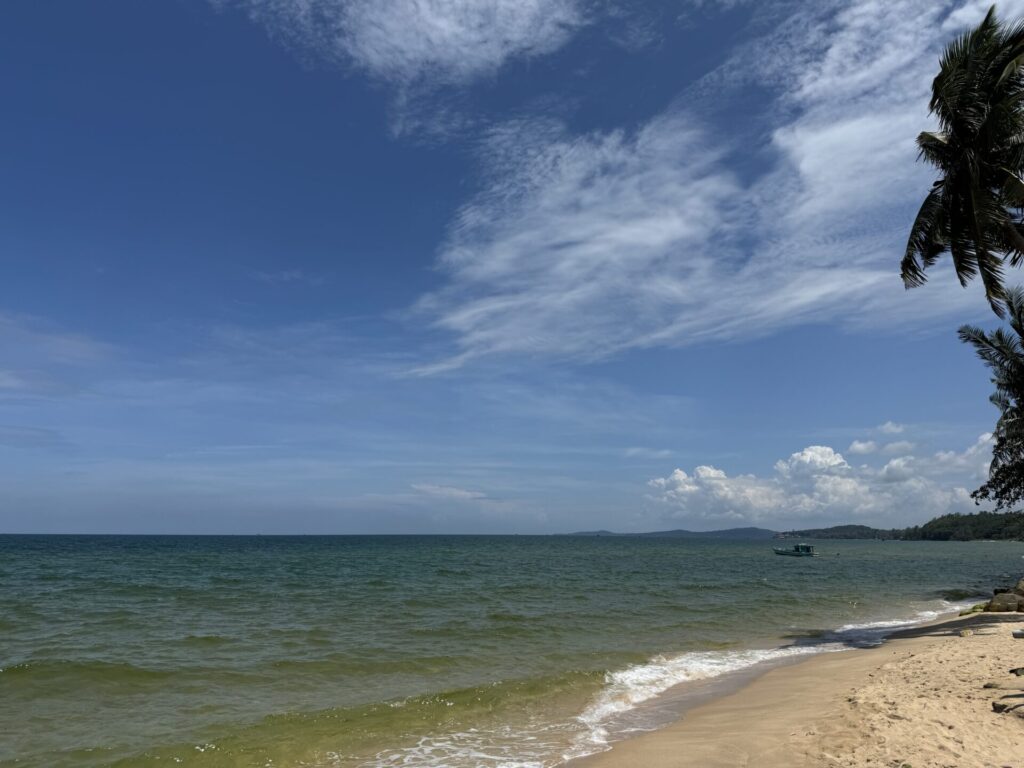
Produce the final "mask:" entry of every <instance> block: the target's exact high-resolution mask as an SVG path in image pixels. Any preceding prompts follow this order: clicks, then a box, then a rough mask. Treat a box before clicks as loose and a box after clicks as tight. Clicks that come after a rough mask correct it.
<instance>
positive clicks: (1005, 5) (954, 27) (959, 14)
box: [942, 0, 1024, 31]
mask: <svg viewBox="0 0 1024 768" xmlns="http://www.w3.org/2000/svg"><path fill="white" fill-rule="evenodd" d="M992 5H993V3H992V0H968V2H966V3H964V4H963V5H962V6H960V7H959V8H957V9H956V10H955V11H953V12H952V13H951V14H949V17H948V18H947V19H946V20H945V22H943V24H942V28H943V29H945V30H951V31H960V30H961V29H963V28H964V27H968V26H971V25H973V24H977V23H978V22H979V21H981V20H982V19H983V18H984V17H985V14H986V13H988V9H989V8H991V7H992ZM995 5H996V10H997V11H998V13H999V16H1000V18H1003V19H1012V18H1015V17H1019V16H1024V2H1022V0H999V2H998V3H996V4H995Z"/></svg>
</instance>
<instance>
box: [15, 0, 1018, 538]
mask: <svg viewBox="0 0 1024 768" xmlns="http://www.w3.org/2000/svg"><path fill="white" fill-rule="evenodd" d="M986 7H987V5H986V4H984V3H978V2H968V3H966V4H964V3H962V2H956V3H942V2H934V1H928V2H925V1H924V0H894V1H893V2H881V0H828V1H827V2H815V3H799V2H785V1H781V2H779V1H777V2H743V1H742V0H731V1H730V0H723V1H722V2H714V1H712V0H674V1H673V2H655V1H653V0H652V1H651V2H646V3H618V2H615V1H614V0H595V1H593V2H587V1H586V0H476V1H475V2H474V1H471V0H391V1H390V2H371V0H234V1H228V0H216V1H215V2H205V1H203V0H176V1H175V2H168V3H137V2H131V1H129V0H121V1H118V0H103V1H102V2H95V3H88V4H85V3H75V2H63V3H56V4H53V3H51V4H40V3H34V2H9V3H4V4H3V5H2V6H0V94H2V96H3V102H4V119H3V120H0V146H2V147H3V154H2V159H3V162H2V169H3V173H2V178H3V182H2V183H0V264H2V265H3V275H4V279H3V281H2V282H0V350H2V356H0V462H2V464H0V466H2V470H0V530H4V531H9V532H23V531H39V532H50V531H74V532H79V531H80V532H161V533H164V532H167V533H175V532H195V533H217V532H226V533H257V532H262V533H372V532H383V533H398V532H409V533H429V532H467V533H486V532H507V533H513V532H518V533H538V532H556V531H568V530H577V529H583V528H587V529H589V528H612V529H616V530H652V529H660V528H670V527H689V528H694V529H709V528H718V527H732V526H737V525H748V524H752V525H761V526H765V527H773V528H785V527H794V526H805V525H806V526H810V525H819V524H826V523H832V522H862V523H867V524H876V525H886V526H888V525H904V524H909V523H915V522H921V521H923V520H925V519H927V518H929V517H930V516H932V515H933V514H938V513H943V512H947V511H971V510H972V509H973V504H972V502H971V501H970V499H969V498H968V492H969V490H971V489H973V488H975V487H976V486H977V485H978V484H979V482H980V480H981V478H982V477H983V476H984V472H985V467H986V462H987V460H988V456H989V447H990V446H989V443H988V442H987V437H986V433H987V431H988V430H989V429H991V426H992V424H993V423H994V419H995V415H996V414H995V410H994V409H993V408H992V406H991V405H989V403H988V402H987V396H988V392H989V384H988V377H987V375H986V373H985V371H984V369H983V368H982V367H981V365H980V363H978V362H977V361H975V360H974V358H973V356H972V354H971V352H970V350H968V349H966V348H964V347H963V346H962V345H960V344H959V343H958V342H957V340H956V337H955V331H956V328H957V327H958V326H959V325H960V324H961V323H963V322H985V323H988V322H991V317H990V315H989V313H988V310H987V306H986V304H985V302H984V299H983V297H982V296H981V294H980V291H979V290H977V287H976V286H972V287H971V288H969V289H967V290H962V289H960V288H959V286H958V285H956V283H955V280H953V278H952V275H951V274H950V273H949V271H948V270H945V269H940V270H937V271H936V272H935V274H934V275H933V276H932V278H931V281H930V282H929V284H928V285H926V286H925V287H923V288H920V289H916V290H914V291H912V292H909V293H908V292H905V291H904V290H903V288H902V285H901V283H900V281H899V278H898V275H897V269H898V262H899V259H900V256H901V253H902V249H903V245H904V243H905V235H906V231H907V228H908V225H909V222H910V220H911V219H912V216H913V214H914V212H915V211H916V205H917V204H918V203H919V201H920V198H921V196H922V195H923V193H924V191H925V190H926V189H927V185H928V184H929V183H930V180H931V176H930V174H929V171H928V169H927V168H925V167H924V166H922V165H921V164H920V163H917V162H916V161H915V150H914V145H913V139H914V137H915V136H916V134H917V132H918V131H920V130H922V129H925V128H927V127H928V126H929V119H928V116H927V109H926V104H927V94H928V87H929V84H930V80H931V77H932V76H933V75H934V70H935V68H936V65H937V56H938V51H939V50H940V49H941V46H942V44H943V43H944V42H945V41H946V40H948V39H949V38H950V37H951V36H952V35H954V34H956V33H957V32H958V31H959V30H961V29H963V28H964V27H965V25H967V24H970V23H972V22H974V21H976V20H977V19H979V18H980V17H981V15H982V14H983V13H984V10H985V9H986ZM1000 9H1001V11H1002V12H1003V13H1004V14H1006V15H1013V14H1016V13H1021V12H1024V3H1019V2H1018V3H1004V4H1002V5H1001V6H1000Z"/></svg>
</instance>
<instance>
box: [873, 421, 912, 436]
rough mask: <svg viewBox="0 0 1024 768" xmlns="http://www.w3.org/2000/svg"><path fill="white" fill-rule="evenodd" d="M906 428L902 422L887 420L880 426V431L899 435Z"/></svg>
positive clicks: (885, 433) (884, 433)
mask: <svg viewBox="0 0 1024 768" xmlns="http://www.w3.org/2000/svg"><path fill="white" fill-rule="evenodd" d="M904 429H905V427H904V426H903V425H902V424H897V423H896V422H893V421H887V422H885V424H882V425H880V426H879V427H878V431H879V432H881V433H882V434H883V435H899V434H901V433H902V432H903V430H904Z"/></svg>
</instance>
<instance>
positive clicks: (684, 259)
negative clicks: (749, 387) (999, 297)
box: [419, 0, 987, 368]
mask: <svg viewBox="0 0 1024 768" xmlns="http://www.w3.org/2000/svg"><path fill="white" fill-rule="evenodd" d="M834 6H835V4H832V5H831V6H830V5H828V4H826V5H824V6H822V8H821V9H816V10H814V11H811V10H809V9H808V8H807V7H806V6H801V7H800V9H799V15H801V16H807V15H808V14H810V16H811V19H810V20H809V21H808V20H801V23H800V24H795V23H792V24H782V25H780V26H779V29H780V30H782V31H780V32H778V33H775V34H773V35H771V36H770V37H769V38H767V39H766V40H763V41H761V42H760V43H759V44H758V43H754V44H752V45H751V46H744V48H743V51H742V52H741V53H740V54H739V55H738V57H737V59H736V60H734V61H733V62H730V64H729V65H728V67H727V68H723V71H725V70H726V69H728V70H729V71H730V72H731V73H735V72H738V71H743V72H746V73H756V72H759V71H760V69H761V68H762V63H763V61H764V60H765V57H764V56H759V55H751V51H752V50H753V51H755V52H756V51H758V50H762V49H763V50H765V51H774V52H775V58H774V60H775V61H785V62H790V64H789V65H788V66H790V69H788V70H787V71H786V73H785V75H784V76H783V75H782V74H781V73H779V72H776V73H775V75H773V76H772V77H771V78H762V79H761V80H760V83H761V85H762V87H771V88H780V90H777V91H775V92H773V94H772V96H773V99H771V100H770V101H769V102H768V104H767V106H764V107H762V109H761V111H760V112H759V113H756V114H753V115H752V116H751V120H750V122H751V124H755V125H758V124H759V125H762V126H763V127H762V131H763V134H762V136H761V137H760V138H761V139H762V143H765V142H766V143H767V150H766V151H765V153H764V155H763V159H767V160H768V161H769V162H768V163H767V169H766V170H765V171H764V172H763V173H761V174H760V175H758V176H755V177H754V178H753V179H752V180H740V179H738V178H737V177H736V176H734V175H733V174H732V173H731V171H730V168H731V167H732V161H733V159H734V155H740V154H742V155H743V156H744V157H747V156H749V155H750V153H751V150H750V147H751V146H752V145H757V141H750V140H749V139H746V140H744V142H743V143H742V145H736V146H733V145H732V144H730V143H729V141H728V140H727V138H725V137H726V136H727V135H728V133H729V132H727V131H726V132H723V131H715V130H714V128H713V126H712V125H710V124H705V123H704V122H702V121H701V120H699V119H697V118H696V117H695V115H694V114H693V113H692V112H690V111H688V109H689V105H690V103H691V100H690V99H688V98H687V97H686V95H685V94H684V95H683V97H681V98H680V100H679V104H678V105H676V106H674V107H672V108H670V109H668V110H666V111H665V112H664V113H663V114H661V115H659V116H657V117H655V118H653V119H651V120H649V121H647V122H646V123H642V124H641V125H640V126H639V127H638V128H637V129H635V130H632V131H621V130H620V131H608V132H601V131H596V132H591V133H588V134H584V135H571V134H569V133H568V132H567V131H566V130H565V129H564V128H562V127H561V126H559V125H557V124H553V123H551V122H550V121H543V120H537V121H532V122H531V121H528V120H527V121H517V122H514V123H511V124H509V125H506V126H503V127H502V128H500V129H498V130H495V131H494V132H493V133H492V134H491V135H490V137H489V139H488V140H487V141H486V142H485V145H484V149H483V151H482V156H483V157H484V158H486V162H485V173H484V177H485V179H486V183H485V185H484V187H483V188H482V190H481V191H480V192H479V194H477V195H476V196H475V197H474V198H473V199H472V200H470V201H469V202H468V203H467V204H466V205H465V206H464V207H463V208H462V210H461V211H460V212H459V214H458V216H457V217H456V218H455V220H454V222H453V223H452V225H451V229H450V236H449V238H448V241H447V243H446V244H445V246H444V247H443V248H442V250H441V254H440V266H441V267H442V269H443V270H444V271H445V273H446V274H447V277H448V283H447V285H446V286H445V287H444V288H443V289H441V290H439V291H437V292H435V293H433V294H431V295H429V296H427V297H425V298H424V299H423V300H422V301H421V302H420V304H419V307H420V309H422V310H425V311H426V312H427V313H428V314H429V315H432V316H433V318H434V320H435V322H436V325H437V326H438V327H440V328H442V329H445V330H447V331H450V332H451V333H452V334H453V335H454V336H455V338H456V342H457V345H458V350H457V351H456V352H455V354H454V355H453V356H452V357H451V358H450V359H449V360H447V361H445V362H444V363H442V364H441V365H440V367H442V368H444V367H452V366H456V365H459V364H462V363H463V362H465V361H466V360H469V359H472V358H475V357H479V356H481V355H486V354H493V353H520V354H531V355H532V354H543V355H553V356H559V357H563V358H564V357H571V358H577V359H583V360H591V359H599V358H602V357H607V356H609V355H614V354H616V353H618V352H621V351H623V350H626V349H631V348H643V347H651V346H680V345H686V344H692V343H696V342H707V341H713V340H732V339H739V338H742V339H749V338H752V337H756V336H759V335H765V334H770V333H773V332H775V331H777V330H780V329H783V328H787V327H792V326H795V325H801V324H807V323H818V322H828V323H835V324H839V325H842V326H848V327H875V328H883V329H885V328H890V327H898V328H900V330H901V332H902V331H904V330H905V329H906V328H907V327H908V326H911V327H912V326H913V325H914V324H918V325H920V324H922V323H923V322H924V321H925V320H927V319H930V318H934V317H938V316H950V315H954V314H955V315H956V316H957V317H958V318H960V319H963V318H966V317H970V316H971V313H972V312H974V313H977V314H979V315H980V314H984V313H985V312H987V308H986V306H985V304H984V302H983V300H981V299H980V296H979V295H978V294H977V291H963V290H962V289H961V288H960V287H959V286H958V285H957V284H956V283H955V281H954V280H953V279H952V278H951V275H950V274H945V273H944V272H943V271H942V268H940V269H939V270H937V272H936V274H935V276H934V279H933V280H932V283H931V284H930V285H929V286H927V287H926V288H922V289H918V290H915V291H912V292H909V293H908V292H906V291H904V289H903V286H902V284H901V282H900V281H899V278H898V275H897V274H896V270H897V265H898V262H899V258H900V255H901V253H902V250H903V247H904V245H905V238H906V232H907V229H908V227H909V224H910V221H911V219H912V217H913V214H914V212H915V211H916V207H917V205H919V201H920V197H921V196H922V195H923V194H924V192H925V191H926V190H927V188H928V185H929V183H930V181H931V175H930V172H929V171H928V169H927V168H925V167H924V166H923V165H922V164H920V163H917V162H916V148H915V146H914V137H915V136H916V135H917V133H918V132H919V131H920V130H921V129H922V128H925V127H927V126H928V125H929V120H928V116H927V102H928V92H929V85H930V82H931V79H932V77H933V75H934V70H935V68H936V63H937V57H938V52H939V50H940V48H941V46H942V44H943V42H944V40H945V38H946V37H947V35H945V34H943V33H939V32H938V31H937V30H938V27H939V25H940V22H941V21H942V19H943V18H944V15H945V13H946V10H947V9H944V7H943V5H942V4H936V3H934V2H932V0H899V1H898V2H891V3H889V2H886V3H883V2H881V0H859V1H856V2H846V3H842V4H841V8H840V10H839V11H838V13H835V12H834V10H835V7H834ZM759 46H760V47H759ZM787 51H796V52H797V53H798V55H795V56H793V57H787V56H786V55H785V54H786V52H787ZM773 66H776V68H777V67H778V66H780V65H773ZM757 79H758V75H754V74H749V76H748V77H747V82H748V83H749V82H751V81H757ZM742 80H743V78H742V77H737V76H735V75H734V74H730V75H728V76H723V78H721V79H720V80H719V82H718V85H719V86H720V88H721V89H722V90H720V91H719V92H718V93H716V96H717V97H719V98H726V97H727V96H728V92H727V89H728V88H729V87H731V86H732V85H735V83H736V82H741V81H742ZM751 103H756V102H752V101H749V100H746V99H745V100H744V102H743V104H744V108H747V107H748V106H749V104H751ZM680 105H683V106H680ZM709 111H710V110H709Z"/></svg>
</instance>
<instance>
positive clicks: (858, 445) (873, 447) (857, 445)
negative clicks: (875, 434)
mask: <svg viewBox="0 0 1024 768" xmlns="http://www.w3.org/2000/svg"><path fill="white" fill-rule="evenodd" d="M846 450H847V452H848V453H853V454H857V455H864V454H867V453H874V452H875V451H877V450H878V445H877V444H876V443H875V441H874V440H854V441H853V442H852V443H850V447H849V448H847V449H846Z"/></svg>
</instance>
